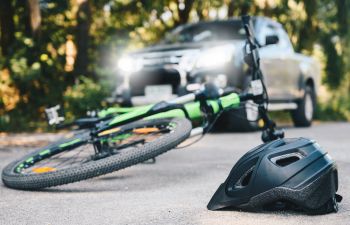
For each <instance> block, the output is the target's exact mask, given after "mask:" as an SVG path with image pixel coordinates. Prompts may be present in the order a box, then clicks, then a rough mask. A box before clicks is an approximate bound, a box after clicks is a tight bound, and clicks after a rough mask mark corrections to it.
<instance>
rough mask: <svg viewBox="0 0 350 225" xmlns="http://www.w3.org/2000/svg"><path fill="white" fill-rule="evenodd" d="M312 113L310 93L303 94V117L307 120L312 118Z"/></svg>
mask: <svg viewBox="0 0 350 225" xmlns="http://www.w3.org/2000/svg"><path fill="white" fill-rule="evenodd" d="M313 114H314V106H313V102H312V98H311V95H310V94H307V95H306V96H305V117H306V119H307V120H308V121H311V120H312V117H313Z"/></svg>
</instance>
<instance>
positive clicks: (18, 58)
mask: <svg viewBox="0 0 350 225" xmlns="http://www.w3.org/2000/svg"><path fill="white" fill-rule="evenodd" d="M247 13H249V14H251V15H265V16H268V17H271V18H273V19H276V20H277V21H279V22H281V23H282V24H283V25H284V27H285V28H286V30H287V31H288V33H289V35H290V37H291V40H292V42H293V45H294V48H295V49H296V50H297V51H301V52H303V53H305V54H308V55H313V56H314V57H316V58H318V59H319V60H320V62H321V63H322V68H323V87H322V92H321V96H320V101H321V104H320V111H319V117H321V118H325V119H334V118H337V119H350V113H349V112H350V72H349V71H350V30H349V26H350V2H349V1H346V0H335V1H333V0H320V1H313V0H221V1H219V0H203V1H195V0H154V1H146V0H94V1H91V0H61V1H54V0H21V1H19V0H7V1H1V2H0V52H1V53H0V130H16V129H17V130H20V129H27V130H32V129H36V128H37V127H38V126H40V121H44V118H43V111H44V108H45V107H46V106H52V105H55V104H57V103H61V104H63V105H64V106H65V109H66V113H67V115H68V117H73V116H74V115H77V116H78V115H81V114H83V113H84V112H85V111H86V110H88V109H96V108H99V107H103V106H104V103H103V101H102V100H103V99H104V98H105V96H107V95H108V94H109V93H110V92H111V88H112V85H111V84H113V82H110V81H111V80H113V77H114V76H113V71H114V67H115V65H116V61H117V58H118V56H119V55H120V54H122V52H123V51H124V49H125V48H129V49H133V48H139V47H142V46H145V45H148V44H152V43H155V42H157V41H159V40H160V39H161V38H162V37H163V35H164V34H165V33H166V32H167V31H168V30H170V29H172V28H174V27H176V26H178V25H181V24H185V23H188V22H196V21H199V20H213V19H226V18H229V17H232V16H240V15H241V14H247Z"/></svg>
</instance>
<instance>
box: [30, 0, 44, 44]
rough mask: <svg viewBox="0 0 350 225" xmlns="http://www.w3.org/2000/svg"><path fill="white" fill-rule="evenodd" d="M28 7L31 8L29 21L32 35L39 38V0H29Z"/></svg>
mask: <svg viewBox="0 0 350 225" xmlns="http://www.w3.org/2000/svg"><path fill="white" fill-rule="evenodd" d="M27 4H28V9H29V22H30V28H31V33H32V37H33V38H34V39H38V38H39V36H40V26H41V13H40V5H39V0H28V1H27Z"/></svg>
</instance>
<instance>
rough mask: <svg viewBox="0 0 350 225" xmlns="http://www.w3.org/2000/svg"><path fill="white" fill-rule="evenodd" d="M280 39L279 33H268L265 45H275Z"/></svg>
mask: <svg viewBox="0 0 350 225" xmlns="http://www.w3.org/2000/svg"><path fill="white" fill-rule="evenodd" d="M278 41H279V38H278V36H277V35H268V36H266V39H265V45H274V44H277V43H278Z"/></svg>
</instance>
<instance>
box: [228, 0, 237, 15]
mask: <svg viewBox="0 0 350 225" xmlns="http://www.w3.org/2000/svg"><path fill="white" fill-rule="evenodd" d="M234 10H235V0H231V1H230V2H229V3H228V9H227V17H229V18H230V17H233V15H234Z"/></svg>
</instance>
